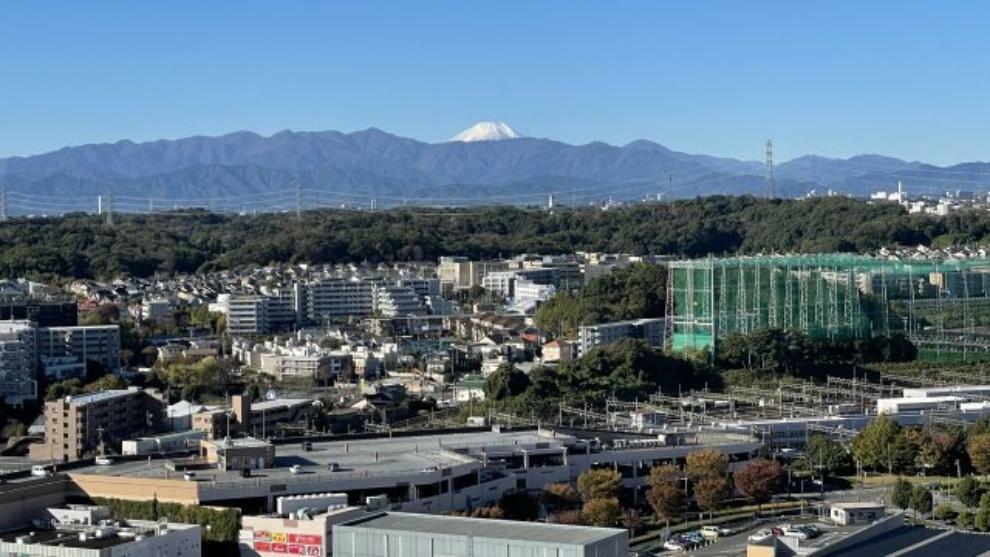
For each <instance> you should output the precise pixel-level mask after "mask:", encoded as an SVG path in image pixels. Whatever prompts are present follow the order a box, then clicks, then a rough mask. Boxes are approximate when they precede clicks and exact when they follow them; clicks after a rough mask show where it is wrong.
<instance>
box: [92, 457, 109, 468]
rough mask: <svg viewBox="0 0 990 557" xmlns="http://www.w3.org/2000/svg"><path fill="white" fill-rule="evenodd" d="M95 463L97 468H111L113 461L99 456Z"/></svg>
mask: <svg viewBox="0 0 990 557" xmlns="http://www.w3.org/2000/svg"><path fill="white" fill-rule="evenodd" d="M95 462H96V465H97V466H110V465H111V464H113V459H112V458H107V457H105V456H98V457H96V461H95Z"/></svg>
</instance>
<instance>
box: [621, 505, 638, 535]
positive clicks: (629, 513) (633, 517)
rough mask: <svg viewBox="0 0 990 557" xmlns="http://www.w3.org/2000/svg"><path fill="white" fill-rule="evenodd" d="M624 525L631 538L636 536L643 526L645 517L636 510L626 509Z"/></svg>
mask: <svg viewBox="0 0 990 557" xmlns="http://www.w3.org/2000/svg"><path fill="white" fill-rule="evenodd" d="M622 525H623V526H624V527H625V528H626V530H629V537H630V538H631V537H633V536H634V535H636V531H637V530H639V529H640V527H642V526H643V517H642V516H640V515H639V511H637V510H636V509H625V510H623V511H622Z"/></svg>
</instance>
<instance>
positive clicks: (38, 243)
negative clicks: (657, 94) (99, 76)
mask: <svg viewBox="0 0 990 557" xmlns="http://www.w3.org/2000/svg"><path fill="white" fill-rule="evenodd" d="M988 236H990V215H988V214H986V213H977V212H973V213H965V214H956V215H949V216H946V217H935V216H928V215H908V214H907V213H906V212H905V211H904V210H903V209H902V208H901V207H899V206H897V205H893V204H878V205H870V204H867V203H864V202H860V201H855V200H851V199H844V198H822V199H807V200H789V201H785V200H765V199H757V198H754V197H727V196H717V197H706V198H698V199H694V200H688V201H678V202H675V203H674V204H673V205H672V206H669V205H666V204H637V205H630V206H627V207H620V208H613V209H610V210H608V211H601V210H598V209H590V208H589V209H578V210H575V211H571V210H562V211H556V212H553V213H548V212H546V211H542V210H534V209H521V208H513V207H488V208H476V209H443V210H439V209H395V210H389V211H381V212H356V211H338V210H325V211H310V212H305V213H303V215H302V217H301V218H297V217H296V216H295V214H285V213H272V214H263V215H256V216H252V215H216V214H210V213H206V212H202V213H196V212H192V213H189V212H185V213H181V214H178V213H177V214H168V213H164V214H153V215H124V214H121V215H116V216H115V224H114V226H113V227H108V226H106V225H105V224H104V222H103V219H102V218H100V217H97V216H94V215H82V214H72V215H67V216H63V217H58V218H47V219H13V220H9V221H7V222H4V223H2V224H0V274H2V275H3V276H34V277H46V276H47V277H53V276H60V277H109V276H117V275H133V276H148V275H151V274H153V273H155V272H164V273H188V272H195V271H204V270H213V269H222V268H233V267H239V266H250V265H267V264H270V263H301V262H306V263H315V264H319V263H333V262H360V261H373V262H377V261H385V262H392V261H414V260H435V259H436V258H437V257H438V256H441V255H465V256H468V257H471V258H475V259H483V258H495V257H498V256H500V255H501V256H510V255H514V254H519V253H547V254H551V253H569V252H573V251H578V250H588V251H607V252H626V253H631V254H673V255H677V256H684V257H700V256H704V255H707V254H733V253H757V252H763V253H769V252H822V251H835V250H845V251H868V250H872V249H876V248H879V247H882V246H889V245H897V244H900V245H917V244H931V243H933V242H935V243H940V242H942V243H945V242H982V241H985V240H986V239H987V237H988Z"/></svg>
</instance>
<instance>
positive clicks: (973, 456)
mask: <svg viewBox="0 0 990 557" xmlns="http://www.w3.org/2000/svg"><path fill="white" fill-rule="evenodd" d="M966 452H968V453H969V461H970V462H972V463H973V468H974V469H976V471H977V472H979V473H980V474H983V475H987V474H990V433H980V434H978V435H973V436H972V437H970V438H969V443H967V444H966Z"/></svg>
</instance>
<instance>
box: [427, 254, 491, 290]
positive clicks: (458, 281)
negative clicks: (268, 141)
mask: <svg viewBox="0 0 990 557" xmlns="http://www.w3.org/2000/svg"><path fill="white" fill-rule="evenodd" d="M437 275H438V276H439V277H440V282H441V283H442V284H443V285H448V286H450V287H451V288H452V289H454V290H458V289H463V288H471V287H472V286H475V285H478V284H480V283H481V277H482V276H484V273H483V272H482V266H481V264H480V263H478V262H475V261H471V260H470V259H468V258H467V257H441V258H440V263H439V265H437Z"/></svg>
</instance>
